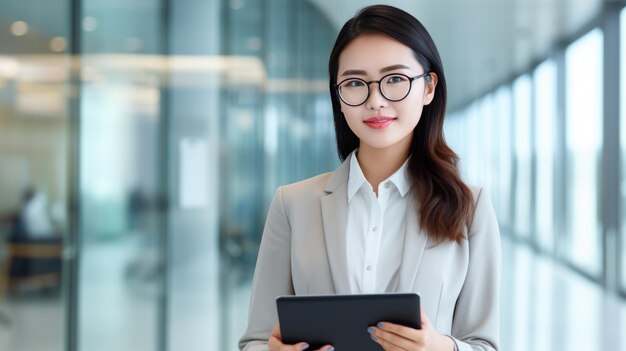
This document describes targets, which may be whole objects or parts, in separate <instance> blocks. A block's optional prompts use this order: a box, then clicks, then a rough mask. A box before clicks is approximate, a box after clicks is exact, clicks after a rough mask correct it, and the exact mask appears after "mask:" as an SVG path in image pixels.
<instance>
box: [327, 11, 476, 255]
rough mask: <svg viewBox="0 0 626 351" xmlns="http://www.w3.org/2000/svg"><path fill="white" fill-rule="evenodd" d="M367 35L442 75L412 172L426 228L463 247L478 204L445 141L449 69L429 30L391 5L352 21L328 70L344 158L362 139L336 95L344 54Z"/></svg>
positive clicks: (419, 132)
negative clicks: (397, 46)
mask: <svg viewBox="0 0 626 351" xmlns="http://www.w3.org/2000/svg"><path fill="white" fill-rule="evenodd" d="M366 34H383V35H386V36H388V37H390V38H392V39H394V40H397V41H398V42H400V43H402V44H404V45H406V46H408V47H409V48H411V49H412V50H413V52H414V54H415V58H416V59H417V61H418V62H419V63H420V64H421V65H422V67H423V68H424V70H425V72H434V73H436V74H437V77H438V83H437V86H436V88H435V96H434V99H433V100H432V102H431V103H430V104H429V105H426V106H424V109H423V110H422V116H421V118H420V121H419V123H418V124H417V126H416V127H415V130H414V133H413V139H412V141H411V149H410V153H411V158H410V160H409V164H408V168H409V173H410V177H411V180H412V182H413V188H412V191H413V193H414V195H415V198H416V201H417V205H418V206H417V208H418V216H419V221H420V225H421V227H422V228H423V229H424V230H425V231H426V233H427V234H428V235H429V236H430V237H431V238H432V239H434V240H435V241H436V242H441V241H444V240H454V241H456V242H459V243H460V242H461V241H462V240H463V238H464V234H463V233H464V229H465V228H467V227H469V225H470V224H471V220H472V216H473V213H474V201H473V199H472V193H471V191H470V189H469V188H468V187H467V185H465V183H463V181H462V180H461V177H460V175H459V170H458V167H457V163H458V160H459V158H458V156H457V155H456V154H455V153H454V151H452V149H450V147H448V145H447V144H446V141H445V139H444V136H443V119H444V116H445V113H446V78H445V75H444V73H443V65H442V63H441V58H440V57H439V52H438V51H437V47H436V46H435V43H434V41H433V39H432V38H431V37H430V34H428V31H426V28H424V26H423V25H422V24H421V23H420V22H419V21H418V20H417V19H416V18H415V17H413V16H412V15H410V14H408V13H407V12H405V11H403V10H400V9H398V8H395V7H392V6H387V5H374V6H369V7H365V8H363V9H362V10H360V11H359V12H358V13H357V14H356V15H355V16H354V17H353V18H351V19H350V20H348V22H346V24H345V25H344V26H343V28H341V31H340V32H339V35H338V36H337V40H336V41H335V46H334V47H333V50H332V52H331V54H330V59H329V62H328V71H329V74H330V82H329V89H330V97H331V101H332V105H333V118H334V121H335V134H336V137H337V150H338V152H339V158H340V159H341V161H344V160H345V159H346V157H348V155H350V153H351V152H352V151H354V150H355V149H356V148H357V147H358V146H359V138H358V137H357V136H356V135H355V134H354V133H353V132H352V130H350V127H348V123H347V122H346V119H345V118H344V116H343V113H342V112H341V106H340V102H339V98H338V96H337V92H336V90H335V84H336V83H337V74H338V70H339V55H340V54H341V52H342V51H343V49H344V48H345V47H346V46H347V45H348V44H349V43H350V42H352V41H353V40H354V39H356V38H357V37H359V36H361V35H366Z"/></svg>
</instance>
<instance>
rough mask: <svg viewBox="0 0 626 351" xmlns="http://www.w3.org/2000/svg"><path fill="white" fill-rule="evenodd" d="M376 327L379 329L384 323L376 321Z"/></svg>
mask: <svg viewBox="0 0 626 351" xmlns="http://www.w3.org/2000/svg"><path fill="white" fill-rule="evenodd" d="M376 326H377V327H379V328H380V329H383V328H384V325H383V323H382V322H378V324H376Z"/></svg>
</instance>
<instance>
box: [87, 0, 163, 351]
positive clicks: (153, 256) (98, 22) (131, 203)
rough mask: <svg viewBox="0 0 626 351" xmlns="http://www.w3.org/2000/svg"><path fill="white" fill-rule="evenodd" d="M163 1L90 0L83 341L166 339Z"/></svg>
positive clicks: (136, 345)
mask: <svg viewBox="0 0 626 351" xmlns="http://www.w3.org/2000/svg"><path fill="white" fill-rule="evenodd" d="M161 4H162V2H160V1H157V0H148V1H142V2H141V4H135V3H128V4H124V5H122V4H121V3H117V4H110V5H108V6H101V4H100V3H99V2H98V1H95V0H87V1H84V2H83V11H84V12H83V14H84V15H85V16H86V17H85V18H84V20H83V23H82V24H83V29H84V31H83V32H82V37H81V39H82V45H81V47H82V48H83V50H84V52H83V53H82V54H83V55H82V60H81V65H82V66H81V74H82V76H81V85H80V97H81V101H80V119H81V123H80V179H81V184H80V185H81V187H80V213H81V218H80V236H81V243H82V245H81V247H80V253H81V259H80V261H79V263H80V267H79V276H78V282H77V283H78V291H79V301H78V320H79V327H78V330H77V331H76V332H77V333H78V341H79V349H81V350H95V351H98V350H111V349H115V350H133V351H141V350H146V351H147V350H155V349H156V348H157V345H158V332H157V327H158V325H159V324H158V318H159V315H158V307H159V305H158V302H159V296H160V295H161V290H160V287H161V281H162V280H161V279H162V274H161V272H162V269H161V268H162V267H161V265H160V262H161V257H160V250H159V242H160V234H161V231H160V230H161V229H160V228H159V227H160V226H159V224H160V223H161V222H160V220H159V215H160V213H159V206H158V198H159V182H160V177H161V176H162V175H161V174H160V172H159V165H160V162H163V160H164V159H165V158H164V157H162V156H161V155H159V154H158V152H159V150H160V144H159V143H160V142H162V141H160V140H159V128H160V124H159V122H160V118H159V117H160V113H161V111H160V101H161V93H160V90H159V84H160V78H159V77H160V74H161V71H160V69H159V67H160V66H159V64H158V63H159V59H158V57H156V56H154V55H152V54H154V53H158V52H159V51H160V42H159V37H160V33H161ZM137 18H141V26H140V27H138V26H137V25H136V23H137Z"/></svg>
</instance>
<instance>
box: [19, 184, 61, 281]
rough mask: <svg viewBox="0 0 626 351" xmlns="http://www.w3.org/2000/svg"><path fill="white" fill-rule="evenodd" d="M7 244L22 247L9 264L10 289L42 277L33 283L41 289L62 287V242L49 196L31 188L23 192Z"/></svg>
mask: <svg viewBox="0 0 626 351" xmlns="http://www.w3.org/2000/svg"><path fill="white" fill-rule="evenodd" d="M8 243H9V245H15V247H19V250H18V251H19V253H16V254H15V255H13V256H11V257H10V258H9V262H8V264H9V278H10V285H13V286H17V285H19V284H21V283H22V282H27V279H30V278H37V277H41V278H42V279H41V280H37V279H35V280H34V281H35V282H36V284H37V286H38V287H43V288H50V289H55V288H58V287H60V284H61V276H60V274H61V266H62V260H61V251H62V245H63V238H62V236H61V235H60V233H59V232H58V231H57V230H56V228H55V227H54V226H53V224H52V222H51V220H50V215H49V213H48V198H47V196H46V195H45V194H44V193H42V192H40V191H37V190H36V189H35V188H34V187H32V186H31V187H28V188H26V189H25V190H24V191H23V193H22V204H21V207H20V209H19V210H18V211H17V213H15V214H14V215H13V216H12V224H11V230H10V235H9V240H8ZM31 280H32V279H31ZM18 283H19V284H18Z"/></svg>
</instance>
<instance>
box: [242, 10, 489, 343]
mask: <svg viewBox="0 0 626 351" xmlns="http://www.w3.org/2000/svg"><path fill="white" fill-rule="evenodd" d="M329 73H330V94H331V99H332V104H333V114H334V122H335V132H336V137H337V146H338V150H339V156H340V158H341V160H342V161H343V164H342V165H341V166H340V167H339V168H338V169H337V170H335V171H334V172H332V173H326V174H322V175H319V176H316V177H313V178H311V179H307V180H304V181H301V182H298V183H295V184H291V185H286V186H282V187H280V188H278V190H277V191H276V194H275V196H274V199H273V201H272V204H271V206H270V209H269V214H268V217H267V221H266V224H265V230H264V232H263V239H262V241H261V247H260V251H259V257H258V261H257V266H256V271H255V275H254V279H253V287H252V296H251V304H250V319H249V324H248V329H247V330H246V332H245V334H244V336H243V337H242V339H241V341H240V345H239V346H240V348H241V349H242V350H268V349H269V350H304V349H306V348H308V345H307V344H306V343H305V342H301V343H298V344H296V345H284V344H283V343H282V342H281V339H280V328H279V326H278V324H277V322H278V318H277V313H276V307H275V298H276V297H277V296H279V295H289V294H295V295H306V294H359V293H384V292H417V293H419V294H420V297H421V304H422V307H423V308H422V321H423V323H422V329H419V330H418V329H411V328H407V327H403V326H399V325H395V324H392V323H387V322H383V323H382V324H379V325H378V326H376V327H372V328H368V332H370V335H371V337H372V339H373V340H374V341H376V342H377V343H379V344H380V345H381V347H382V348H383V349H384V350H387V351H392V350H429V351H432V350H497V349H498V342H499V341H498V339H499V319H498V315H499V305H498V304H499V290H498V286H499V270H500V239H499V230H498V225H497V222H496V218H495V215H494V211H493V208H492V205H491V203H490V201H489V198H488V196H487V195H486V194H485V192H484V191H482V190H481V189H479V188H474V187H468V186H467V185H465V184H464V183H463V181H462V180H461V178H460V176H459V171H458V168H457V161H458V158H457V156H456V154H455V153H454V152H453V151H452V150H451V149H450V148H449V147H448V146H447V145H446V143H445V140H444V137H443V118H444V114H445V108H446V83H445V76H444V73H443V67H442V64H441V59H440V58H439V54H438V52H437V48H436V47H435V44H434V42H433V40H432V38H431V37H430V35H429V34H428V32H427V31H426V29H425V28H424V27H423V26H422V24H421V23H420V22H419V21H418V20H417V19H415V18H414V17H413V16H411V15H410V14H408V13H406V12H404V11H402V10H399V9H397V8H394V7H390V6H380V5H378V6H370V7H367V8H364V9H363V10H361V11H360V12H359V13H357V15H356V16H355V17H354V18H352V19H350V20H349V21H348V22H347V23H346V24H345V25H344V26H343V28H342V29H341V31H340V33H339V35H338V37H337V40H336V42H335V46H334V48H333V51H332V53H331V55H330V60H329ZM320 350H322V351H329V350H333V348H332V345H326V346H324V347H323V348H321V349H320Z"/></svg>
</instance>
